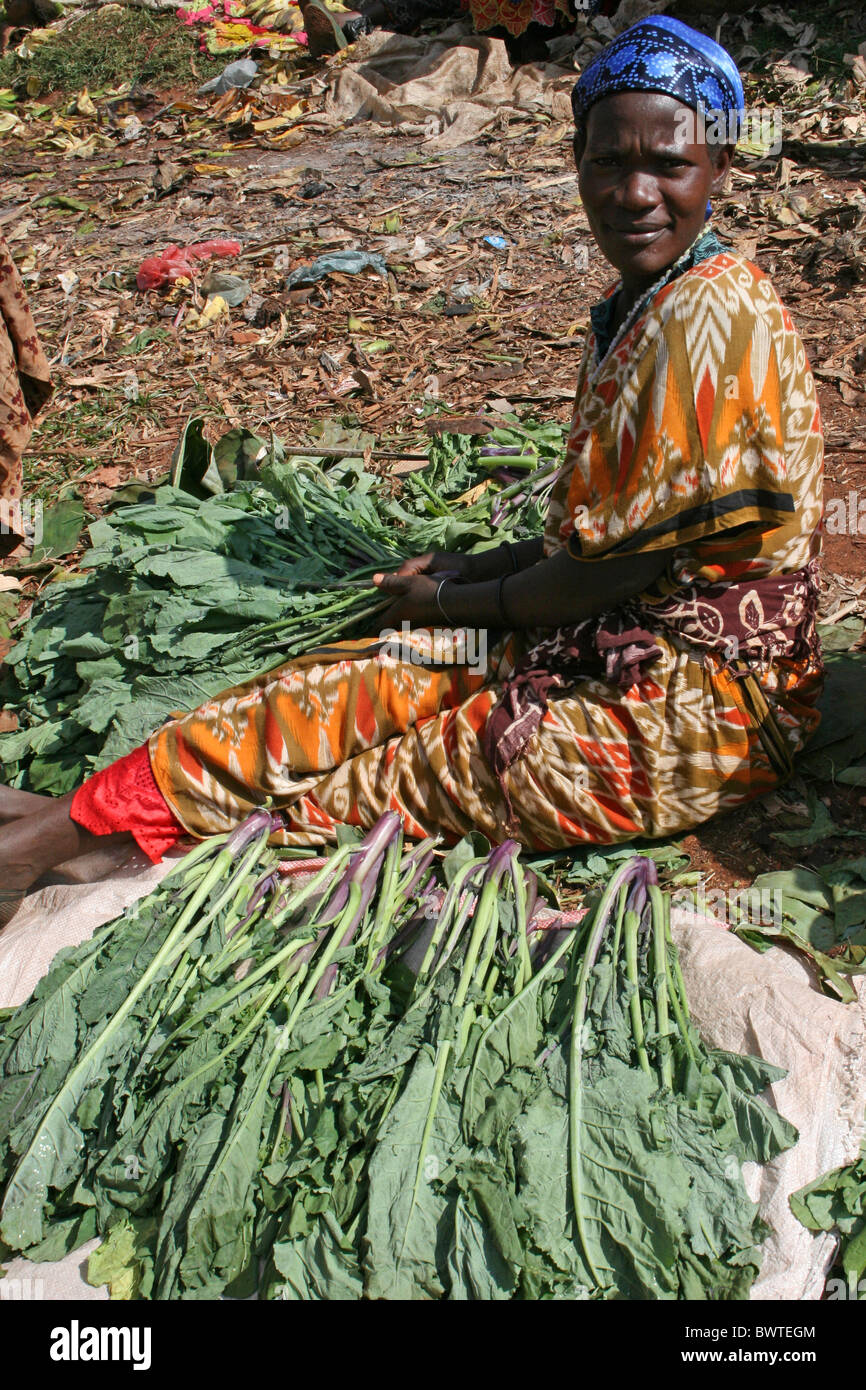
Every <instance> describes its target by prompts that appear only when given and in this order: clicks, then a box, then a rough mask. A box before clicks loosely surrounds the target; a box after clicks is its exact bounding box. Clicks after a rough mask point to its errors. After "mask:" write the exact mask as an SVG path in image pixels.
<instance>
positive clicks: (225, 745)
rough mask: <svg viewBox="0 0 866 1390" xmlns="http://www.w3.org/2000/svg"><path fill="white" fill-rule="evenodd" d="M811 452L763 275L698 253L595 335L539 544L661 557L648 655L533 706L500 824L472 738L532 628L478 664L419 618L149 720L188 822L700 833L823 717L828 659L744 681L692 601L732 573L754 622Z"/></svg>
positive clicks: (535, 834) (780, 561) (810, 400)
mask: <svg viewBox="0 0 866 1390" xmlns="http://www.w3.org/2000/svg"><path fill="white" fill-rule="evenodd" d="M822 460H823V444H822V437H821V425H820V416H819V412H818V406H817V401H816V397H815V390H814V383H813V379H812V375H811V372H810V370H809V365H808V362H807V360H806V354H805V351H804V349H803V345H802V343H801V341H800V338H799V337H798V335H797V333H796V331H795V329H794V327H793V324H792V322H791V319H790V317H789V315H788V313H787V311H786V310H785V309H784V308H783V307H782V305H781V304H780V302H779V300H778V298H777V296H776V293H775V291H774V289H773V287H772V285H771V283H770V281H769V280H768V279H767V277H766V276H765V275H764V274H763V273H762V272H761V271H760V270H759V269H758V268H757V267H756V266H753V265H751V264H749V262H747V261H746V260H745V259H744V258H743V257H741V256H739V255H736V254H734V253H733V252H725V253H722V254H717V255H712V256H710V257H709V258H708V259H706V260H704V261H702V262H701V263H699V264H698V265H695V266H693V267H692V269H690V270H688V271H687V272H686V273H685V274H683V275H681V276H679V278H677V279H675V280H674V281H673V282H672V283H670V284H668V285H666V286H665V287H664V288H663V289H662V290H661V291H659V292H658V293H657V294H656V295H655V296H654V298H653V299H652V301H651V302H650V304H649V305H648V306H647V307H646V309H645V311H644V313H643V315H642V316H641V317H640V318H638V320H637V321H636V322H635V324H634V325H633V327H632V328H631V330H630V331H629V332H628V333H627V334H626V335H625V337H624V338H623V340H622V341H621V342H620V343H619V344H617V345H615V346H614V347H613V349H612V350H611V351H610V352H609V353H608V354H607V355H606V357H605V358H604V359H603V360H601V361H599V359H598V356H597V352H596V343H595V339H594V335H593V334H592V332H590V335H589V339H588V342H587V346H586V351H585V353H584V357H583V362H582V366H581V372H580V379H579V384H578V390H577V399H576V403H575V412H574V420H573V425H572V430H571V435H570V439H569V446H568V452H567V456H566V462H565V464H564V466H563V469H562V472H561V475H560V479H559V481H558V484H557V486H556V487H555V489H554V493H553V496H552V499H551V505H550V509H549V515H548V519H547V526H546V531H545V548H546V551H547V553H548V554H552V553H554V551H556V550H559V549H561V548H563V547H568V548H569V549H570V550H571V551H572V553H574V554H579V555H580V556H581V557H582V558H584V559H590V560H598V561H601V560H603V558H604V557H605V556H606V555H609V554H616V553H623V552H634V553H642V552H644V551H651V550H658V549H663V548H670V547H675V548H674V549H673V550H672V553H671V558H670V560H669V563H668V565H667V569H666V571H665V573H664V575H663V577H662V579H661V580H660V581H659V582H658V583H657V584H656V585H655V586H654V589H653V591H652V592H649V593H646V594H644V595H642V596H641V597H640V601H639V603H638V605H637V607H638V611H639V612H640V616H641V621H642V624H643V626H645V627H647V628H648V629H649V630H650V631H651V632H652V633H653V635H654V640H655V644H656V646H657V647H658V649H659V654H658V656H657V657H656V659H655V660H654V662H653V663H652V665H651V666H650V667H649V668H648V670H647V671H646V673H645V675H644V676H642V678H641V679H640V680H639V681H637V682H636V683H635V684H633V685H631V686H630V687H629V688H627V689H625V690H623V689H621V688H620V687H619V686H618V685H617V684H616V682H615V681H612V680H607V679H604V678H603V676H596V675H591V676H588V677H587V678H586V679H583V680H578V681H577V682H576V683H575V684H574V685H573V686H571V688H570V689H568V690H567V691H564V692H558V693H557V694H556V696H555V697H554V698H551V699H550V700H549V702H548V704H547V707H546V709H545V710H544V713H543V717H542V719H541V721H540V724H539V726H538V728H537V730H536V732H535V733H534V734H533V736H532V738H531V739H530V740H529V742H528V744H527V746H526V747H525V749H524V750H523V752H522V754H521V756H520V757H519V758H518V759H517V761H516V762H514V763H513V765H512V766H511V767H510V768H509V769H508V772H507V775H506V776H507V782H506V790H507V793H508V801H510V803H511V806H512V807H513V810H514V814H515V821H514V823H512V824H509V819H508V805H507V801H506V797H505V795H504V793H503V789H502V787H501V786H500V784H499V781H498V779H497V777H496V775H495V774H494V772H493V770H492V768H491V765H490V763H489V761H488V760H487V758H486V757H485V755H484V752H483V740H484V732H485V728H486V724H487V720H488V718H489V716H490V714H491V711H492V710H493V708H494V707H495V705H496V704H497V703H498V701H499V699H500V697H501V695H502V693H503V689H504V687H505V684H506V682H507V680H508V678H509V676H510V675H511V674H512V672H513V671H514V669H515V666H516V664H517V662H518V661H519V660H520V658H521V657H522V656H523V655H524V654H525V652H526V650H527V648H528V647H529V646H530V645H534V642H535V641H537V640H538V638H539V637H541V636H542V635H543V634H542V633H535V634H533V633H527V634H521V635H519V636H516V635H510V636H506V637H504V638H502V639H501V640H499V641H498V642H497V643H496V644H495V645H494V646H493V647H492V648H491V650H489V651H487V652H480V653H479V659H478V661H477V662H476V663H475V664H474V665H473V666H470V665H468V664H467V662H466V660H465V656H464V658H463V659H462V660H461V653H460V651H459V634H458V635H457V636H456V637H455V639H454V641H453V645H452V649H451V651H450V653H445V654H443V653H442V652H438V653H436V655H437V660H436V661H434V660H433V659H432V657H433V651H432V646H431V643H432V638H431V636H430V634H429V633H428V632H425V631H423V630H421V631H416V632H413V633H412V634H411V635H410V636H409V638H408V647H407V648H404V649H403V650H402V651H401V653H400V655H399V656H397V655H395V654H394V652H393V651H392V650H391V648H390V647H387V648H382V647H381V644H380V643H377V642H376V641H373V642H355V643H340V644H337V645H336V646H335V647H332V648H329V649H325V650H322V651H319V652H312V653H310V654H308V655H307V656H305V657H303V658H301V659H299V660H295V661H292V662H289V663H288V664H287V665H285V666H283V667H281V668H279V669H277V670H276V671H272V672H269V673H267V674H266V675H262V676H260V677H258V678H257V679H255V680H253V681H250V682H248V683H247V684H245V685H244V686H240V687H238V688H237V689H235V690H232V691H228V692H225V693H224V694H223V695H221V696H218V697H217V698H215V699H214V700H211V701H208V702H207V703H206V704H205V705H202V706H201V708H199V709H198V710H196V711H194V712H193V713H191V714H187V715H182V716H180V717H178V718H177V719H175V720H173V721H172V722H171V723H169V724H167V725H166V726H164V727H163V728H162V729H160V730H158V731H157V732H156V733H155V734H154V735H153V736H152V738H151V739H150V742H149V750H150V758H151V766H152V769H153V773H154V776H155V778H156V782H157V785H158V786H159V788H160V791H161V792H162V794H163V796H164V797H165V799H166V801H167V802H168V805H169V807H170V808H171V811H172V812H173V814H174V815H176V817H177V819H178V820H179V821H180V822H181V823H182V824H183V825H184V826H185V827H186V828H187V829H188V830H190V831H191V832H192V833H193V834H195V835H208V834H212V833H215V832H218V831H222V830H225V829H227V828H229V827H230V826H232V825H235V824H236V823H237V822H238V821H239V820H240V819H241V818H242V817H243V816H244V815H246V814H247V812H248V811H249V810H251V809H252V808H253V807H254V806H257V805H260V804H261V803H262V801H263V800H264V798H265V797H266V796H270V797H272V798H273V804H274V807H275V808H278V809H281V810H282V811H283V813H284V816H285V818H286V823H287V829H286V831H285V832H284V834H283V837H282V838H283V839H284V841H285V842H286V843H290V844H316V843H321V842H322V841H328V840H333V839H334V838H335V835H336V827H337V826H338V825H339V824H340V823H341V822H346V823H349V824H352V825H358V826H362V827H369V826H371V825H372V824H373V823H374V822H375V821H376V819H377V818H378V817H379V816H380V815H381V814H382V812H383V811H386V810H396V811H399V812H401V813H402V814H403V816H404V817H405V820H406V825H407V830H408V832H409V833H410V834H417V835H421V834H426V833H432V832H436V831H442V832H443V833H444V834H445V835H446V836H447V837H448V838H454V837H457V836H459V835H461V834H464V833H465V832H466V831H468V830H470V829H473V828H474V829H478V830H481V831H482V832H483V833H484V834H486V835H487V836H488V837H489V838H490V839H491V840H494V841H498V840H501V839H502V838H503V835H504V834H506V833H512V834H515V835H516V837H517V838H518V839H519V840H520V841H521V842H522V843H524V844H526V845H528V846H531V847H533V848H560V847H565V846H568V845H572V844H576V843H580V842H581V841H591V842H595V843H602V844H604V843H610V842H613V841H620V840H627V839H631V838H634V837H636V836H639V835H647V836H662V835H670V834H675V833H678V832H681V831H685V830H687V829H690V828H693V827H694V826H696V825H699V824H700V823H701V822H702V821H704V820H706V819H708V818H709V817H710V816H712V815H714V814H715V813H716V812H718V811H720V810H725V809H730V808H731V807H734V806H737V805H740V804H742V803H743V802H745V801H747V800H748V799H750V798H751V797H753V796H755V795H758V794H759V793H761V792H765V791H767V790H769V789H770V788H771V787H773V786H774V785H776V784H777V783H778V781H779V780H780V776H781V775H782V773H781V772H780V764H782V763H784V761H785V758H784V757H780V756H778V750H779V749H782V750H783V752H784V753H785V755H786V756H787V758H790V756H791V755H793V754H794V753H796V752H797V751H798V750H799V749H800V748H801V747H802V746H803V744H804V742H805V740H806V738H807V737H808V735H809V733H810V732H811V731H812V730H813V728H814V727H815V725H816V723H817V718H818V716H817V714H816V712H815V701H816V699H817V697H818V694H819V693H820V689H821V677H822V671H821V664H820V659H819V658H818V657H817V656H816V655H815V654H814V653H809V652H808V641H807V655H805V656H803V655H799V656H796V657H795V656H791V655H788V654H784V653H782V654H780V653H779V652H777V651H774V650H773V644H772V643H759V646H758V649H757V650H756V652H754V653H751V654H749V653H747V654H746V655H747V662H748V668H747V670H748V677H749V679H748V680H743V679H742V675H743V672H742V671H740V672H738V671H737V670H735V669H731V668H730V658H731V652H730V651H729V650H727V649H726V647H725V645H724V643H720V642H719V640H718V634H715V635H714V633H713V631H712V626H711V625H709V624H707V623H705V622H704V621H703V615H704V610H703V609H702V607H701V598H700V595H701V591H702V589H704V588H706V589H708V590H710V589H712V586H717V585H719V584H725V585H737V586H738V587H739V588H740V590H741V598H742V606H743V614H744V615H745V617H746V618H747V619H748V622H750V623H751V625H752V626H753V627H754V626H755V623H757V624H758V627H760V613H759V612H758V610H757V608H756V607H755V604H754V602H753V601H752V598H751V595H752V592H753V590H754V589H755V588H756V587H757V586H756V585H755V584H754V580H756V579H759V578H761V577H765V576H773V575H776V576H779V575H794V574H795V573H796V572H799V571H803V570H805V569H806V568H807V566H808V565H809V563H810V561H811V560H812V559H813V558H814V557H815V556H816V554H817V553H818V550H819V548H820V518H821V507H822ZM804 582H805V580H804ZM692 590H693V591H694V593H693V594H692V593H691V592H690V591H692ZM804 592H805V590H804ZM672 596H676V597H677V598H678V600H682V601H686V602H687V603H688V604H691V603H693V604H694V605H695V621H696V623H697V626H696V627H695V631H694V632H693V633H692V637H694V638H695V640H690V638H689V636H687V635H684V634H683V633H682V632H671V631H669V630H667V626H666V624H665V623H663V622H661V621H659V622H655V623H654V622H653V605H654V604H657V605H662V606H664V604H665V602H666V601H667V600H668V599H670V598H671V597H672ZM709 596H710V595H709V594H708V597H709ZM806 597H807V598H808V595H807V596H806ZM709 606H710V605H708V608H709ZM806 608H807V609H808V603H807V604H806ZM803 622H804V624H805V627H806V628H807V627H808V614H807V615H806V616H805V617H804V618H803ZM804 632H805V628H804ZM805 637H806V638H808V632H805ZM698 638H700V641H699V640H697V639H698ZM409 648H411V650H409ZM413 653H415V655H416V657H417V658H418V659H419V660H420V661H421V662H422V663H424V664H420V665H419V664H415V661H414V660H413V659H412V654H413ZM768 731H769V733H770V735H771V737H768ZM774 747H775V750H776V751H775V752H774V751H773V748H774ZM99 775H101V774H98V776H99ZM89 785H90V783H87V784H85V792H86V788H87V787H88V786H89ZM79 796H82V793H79ZM76 818H77V817H76ZM116 828H118V829H132V830H133V833H134V826H130V825H125V824H123V825H118V826H117V827H116Z"/></svg>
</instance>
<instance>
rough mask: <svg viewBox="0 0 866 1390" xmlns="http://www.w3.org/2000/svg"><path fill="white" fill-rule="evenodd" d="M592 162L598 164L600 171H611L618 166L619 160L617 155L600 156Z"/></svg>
mask: <svg viewBox="0 0 866 1390" xmlns="http://www.w3.org/2000/svg"><path fill="white" fill-rule="evenodd" d="M592 162H593V164H598V165H599V166H600V167H601V168H602V169H613V168H616V166H617V165H618V164H619V162H620V159H619V155H616V154H600V155H598V156H597V157H596V158H595V159H594V160H593V161H592Z"/></svg>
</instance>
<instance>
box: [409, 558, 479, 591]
mask: <svg viewBox="0 0 866 1390" xmlns="http://www.w3.org/2000/svg"><path fill="white" fill-rule="evenodd" d="M474 561H475V557H474V556H473V555H461V554H460V552H459V551H456V550H455V551H451V550H428V551H427V553H426V554H425V555H413V556H412V557H411V559H409V560H404V561H403V563H402V565H401V566H400V568H399V569H398V570H395V571H394V573H395V574H399V575H404V576H407V577H408V576H411V575H414V574H429V575H433V574H443V573H450V574H452V575H454V577H455V578H457V579H462V580H463V582H464V583H467V584H471V583H472V582H473V581H474V580H475V578H476V575H475V563H474Z"/></svg>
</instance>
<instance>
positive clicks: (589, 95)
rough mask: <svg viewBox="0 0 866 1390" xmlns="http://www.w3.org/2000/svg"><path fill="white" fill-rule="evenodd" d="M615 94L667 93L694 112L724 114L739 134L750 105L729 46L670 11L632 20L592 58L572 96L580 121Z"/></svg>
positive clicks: (577, 118) (573, 105) (577, 119)
mask: <svg viewBox="0 0 866 1390" xmlns="http://www.w3.org/2000/svg"><path fill="white" fill-rule="evenodd" d="M614 92H663V93H665V94H666V95H667V96H671V97H675V98H676V100H677V101H681V102H682V103H683V104H684V105H685V106H690V107H692V109H693V110H695V111H696V110H698V108H699V107H703V109H704V110H705V111H708V112H709V111H713V112H723V113H724V115H725V117H726V119H727V120H728V121H729V122H730V126H729V129H730V130H731V132H732V134H734V135H735V132H736V130H737V129H738V127H739V121H740V119H741V117H742V115H743V112H744V109H745V97H744V94H743V84H742V81H741V80H740V74H739V72H738V71H737V65H736V63H735V62H734V60H733V58H732V57H731V55H730V53H728V51H727V49H725V48H722V46H721V44H719V43H715V42H714V40H713V39H710V38H707V36H706V34H699V33H698V31H697V30H696V29H690V28H689V26H688V25H687V24H681V23H680V21H679V20H678V19H669V18H668V16H667V15H655V16H653V17H652V18H650V19H642V20H640V21H639V23H637V24H633V25H632V26H631V28H630V29H626V30H625V32H624V33H622V34H620V35H619V37H618V38H616V39H614V40H613V42H612V43H609V44H608V46H607V48H605V49H603V50H602V51H601V53H599V55H598V57H597V58H594V59H593V61H592V62H591V63H590V65H589V67H588V68H587V69H586V71H585V72H582V73H581V75H580V79H579V81H578V82H577V84H576V86H575V88H574V90H573V91H572V94H571V105H572V108H573V110H574V119H575V121H576V122H577V123H578V124H580V123H581V122H582V121H583V120H584V118H585V116H586V113H587V111H588V110H589V108H590V107H591V106H592V105H593V104H594V103H595V102H597V101H600V100H601V99H602V97H608V96H612V95H613V93H614Z"/></svg>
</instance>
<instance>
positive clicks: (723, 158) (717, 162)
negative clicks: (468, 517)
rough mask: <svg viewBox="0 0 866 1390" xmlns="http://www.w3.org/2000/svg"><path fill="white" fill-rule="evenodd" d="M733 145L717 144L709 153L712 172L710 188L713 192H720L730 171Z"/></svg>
mask: <svg viewBox="0 0 866 1390" xmlns="http://www.w3.org/2000/svg"><path fill="white" fill-rule="evenodd" d="M735 148H736V147H735V146H734V145H717V146H716V148H715V149H714V150H713V153H712V155H711V158H712V161H713V166H714V173H713V181H712V184H711V185H710V189H711V191H712V192H713V193H721V191H722V189H723V188H724V186H725V184H726V183H727V181H728V174H729V173H730V171H731V162H732V160H733V158H734V150H735Z"/></svg>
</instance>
